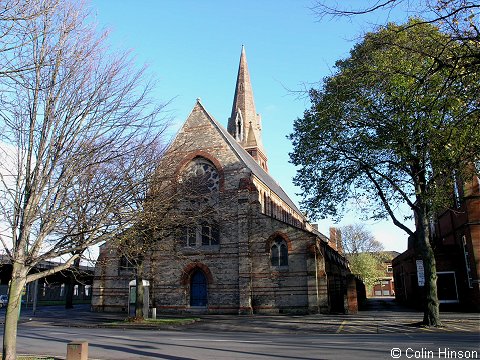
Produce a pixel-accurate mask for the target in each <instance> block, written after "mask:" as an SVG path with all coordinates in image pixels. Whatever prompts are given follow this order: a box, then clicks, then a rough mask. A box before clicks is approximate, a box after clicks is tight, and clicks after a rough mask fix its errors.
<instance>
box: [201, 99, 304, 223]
mask: <svg viewBox="0 0 480 360" xmlns="http://www.w3.org/2000/svg"><path fill="white" fill-rule="evenodd" d="M197 105H198V106H200V107H201V108H202V110H203V111H204V112H205V114H207V116H208V118H209V119H210V121H211V122H212V124H213V125H214V126H215V127H216V128H217V129H218V131H219V132H220V134H221V135H222V136H223V137H224V138H225V140H226V142H227V143H228V144H229V145H230V147H231V149H232V150H233V152H234V153H235V154H236V155H237V156H238V157H239V158H240V160H241V161H242V162H243V163H244V164H245V165H246V166H247V167H248V168H249V169H250V170H251V171H252V173H253V174H254V175H255V176H256V177H257V178H258V179H259V180H260V181H261V182H263V183H264V184H265V185H266V186H267V187H268V188H270V190H271V191H273V192H274V193H275V194H276V195H277V196H278V197H279V198H280V199H282V200H283V201H284V202H285V203H286V204H287V205H288V206H290V207H291V208H292V210H294V211H296V212H297V213H298V214H299V215H300V216H302V218H305V217H304V216H303V214H302V212H301V211H300V210H299V209H298V208H297V206H296V205H295V203H294V202H293V201H292V200H291V199H290V198H289V196H288V195H287V193H286V192H285V191H284V190H283V189H282V187H281V186H280V185H279V184H278V183H277V182H276V181H275V180H274V179H273V178H272V177H271V176H270V175H269V174H268V173H266V172H265V170H263V169H262V167H261V166H260V165H259V164H258V163H257V162H256V161H255V159H254V158H253V157H252V156H251V155H250V154H249V153H248V152H247V151H246V150H245V149H244V148H243V147H242V146H241V145H240V144H239V143H238V142H237V141H236V140H235V139H234V138H233V136H232V135H230V134H229V133H228V131H227V129H225V128H224V127H223V126H222V125H221V124H220V123H219V122H218V121H217V120H215V118H214V117H213V116H212V115H210V114H209V113H208V111H207V110H206V109H205V107H204V106H203V105H202V103H201V102H200V100H199V99H197Z"/></svg>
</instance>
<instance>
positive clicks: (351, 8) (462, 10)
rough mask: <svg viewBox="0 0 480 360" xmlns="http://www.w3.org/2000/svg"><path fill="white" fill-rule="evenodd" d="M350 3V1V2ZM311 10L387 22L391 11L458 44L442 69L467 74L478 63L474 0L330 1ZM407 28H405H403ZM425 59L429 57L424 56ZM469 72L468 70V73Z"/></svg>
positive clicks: (478, 16)
mask: <svg viewBox="0 0 480 360" xmlns="http://www.w3.org/2000/svg"><path fill="white" fill-rule="evenodd" d="M352 4H353V2H352ZM313 11H314V12H315V13H316V14H317V15H318V16H319V17H320V18H321V19H323V18H325V17H333V18H336V17H354V16H356V17H359V16H363V15H368V14H371V13H375V14H380V13H383V14H385V22H388V21H390V20H389V19H390V16H391V14H392V13H393V12H397V13H403V14H405V19H404V20H405V21H406V20H407V19H406V17H407V16H410V17H413V16H414V17H418V18H421V19H423V21H421V22H417V23H416V24H415V25H413V26H418V25H419V24H420V25H421V24H426V23H429V24H434V25H435V26H437V27H438V28H439V29H440V30H441V31H442V32H444V33H446V34H449V35H450V37H449V39H448V40H447V41H448V42H446V43H445V44H444V46H445V47H446V48H447V47H448V46H450V45H449V42H450V41H454V42H456V43H458V44H461V45H462V47H463V50H462V51H461V52H459V53H458V56H451V57H450V58H449V59H448V61H445V59H443V61H442V63H443V65H444V66H450V67H453V66H456V65H457V64H458V63H459V62H460V63H462V64H463V66H464V67H465V68H466V70H467V71H475V69H474V68H475V67H478V65H479V64H480V4H479V2H478V1H477V0H417V1H412V0H369V1H361V2H358V3H355V5H345V4H344V3H342V2H337V1H333V0H317V1H316V3H315V6H314V7H313ZM407 29H408V28H407ZM426 56H432V54H430V53H428V54H426ZM470 69H471V70H470Z"/></svg>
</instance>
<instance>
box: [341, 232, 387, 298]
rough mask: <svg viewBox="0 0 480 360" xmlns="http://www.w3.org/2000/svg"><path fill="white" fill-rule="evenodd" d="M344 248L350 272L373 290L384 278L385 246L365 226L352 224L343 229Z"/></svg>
mask: <svg viewBox="0 0 480 360" xmlns="http://www.w3.org/2000/svg"><path fill="white" fill-rule="evenodd" d="M341 233H342V247H343V251H344V252H345V256H346V257H347V259H348V262H349V264H350V270H351V271H352V273H353V274H355V275H357V276H358V277H359V278H360V279H362V281H363V282H364V284H365V286H366V287H367V288H368V289H371V288H372V287H373V286H374V285H375V284H376V282H377V281H378V279H379V278H381V277H382V276H384V271H383V270H382V267H383V260H384V259H383V258H382V251H383V245H382V243H380V242H379V241H377V240H375V237H374V236H373V234H372V233H371V232H370V231H369V230H368V229H367V228H366V227H365V226H364V225H363V224H350V225H346V226H343V227H342V228H341Z"/></svg>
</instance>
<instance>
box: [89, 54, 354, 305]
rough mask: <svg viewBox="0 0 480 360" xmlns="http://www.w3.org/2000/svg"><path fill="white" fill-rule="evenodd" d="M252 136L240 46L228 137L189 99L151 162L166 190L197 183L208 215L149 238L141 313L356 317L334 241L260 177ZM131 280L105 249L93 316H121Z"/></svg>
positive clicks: (261, 165) (260, 151) (254, 126)
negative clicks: (145, 305)
mask: <svg viewBox="0 0 480 360" xmlns="http://www.w3.org/2000/svg"><path fill="white" fill-rule="evenodd" d="M261 132H262V127H261V120H260V115H258V114H257V113H256V110H255V104H254V99H253V91H252V87H251V83H250V76H249V73H248V67H247V60H246V55H245V50H244V49H243V48H242V53H241V57H240V65H239V70H238V76H237V83H236V88H235V96H234V101H233V107H232V114H231V116H230V118H229V120H228V130H227V129H225V128H224V127H223V126H222V125H221V124H219V123H218V122H217V121H216V120H215V119H214V118H213V117H212V116H211V115H210V114H209V113H208V112H207V111H206V110H205V107H204V106H203V105H202V103H201V102H200V100H197V103H196V104H195V106H194V108H193V110H192V112H191V113H190V115H189V116H188V118H187V120H186V122H185V123H184V124H183V126H182V127H181V129H180V131H179V132H178V134H177V136H176V138H175V139H174V141H173V142H172V144H171V145H170V147H169V149H168V151H167V154H166V156H165V159H164V160H163V162H162V163H160V164H159V171H164V172H168V171H171V172H172V174H171V175H172V178H175V179H177V180H176V183H175V184H172V186H171V188H173V187H177V186H180V185H182V184H187V183H188V182H189V181H191V178H192V177H194V176H197V177H198V176H199V177H201V178H203V179H206V188H205V190H206V191H207V192H208V196H209V200H208V201H207V202H206V204H207V205H208V206H211V207H212V212H211V214H210V215H208V216H205V218H204V219H197V220H196V223H195V224H190V225H188V226H185V225H182V226H180V225H179V229H178V231H177V233H176V235H168V236H162V235H161V234H156V235H154V236H157V237H158V239H157V240H158V241H157V242H156V245H154V246H152V247H151V248H150V249H148V250H147V251H145V253H144V254H142V255H143V257H144V266H145V272H144V273H145V274H148V275H146V276H145V278H144V279H143V280H145V284H148V287H149V289H148V293H149V303H150V307H152V308H155V309H157V311H159V312H188V311H201V312H209V313H252V312H266V313H283V312H289V313H305V312H318V311H322V312H328V311H334V312H356V311H357V300H356V287H355V278H354V277H353V276H352V275H351V274H350V271H349V268H348V263H347V261H346V260H345V258H344V257H343V256H342V255H341V254H340V253H339V252H338V251H337V250H336V240H335V241H330V240H329V239H328V238H327V237H326V236H324V235H323V234H321V233H320V232H318V230H317V229H316V228H315V227H314V226H312V225H311V224H310V223H309V222H308V221H307V219H306V218H305V216H304V215H303V214H302V213H301V211H300V210H299V209H298V208H297V206H296V205H295V204H294V203H293V202H292V200H291V199H290V198H289V197H288V195H287V194H286V193H285V192H284V191H283V189H282V188H281V187H280V186H279V185H278V183H277V182H276V181H275V180H274V179H273V178H272V177H271V176H270V175H269V173H268V159H267V155H266V151H265V149H264V147H263V144H262V134H261ZM171 164H175V166H173V167H172V166H170V165H171ZM169 169H172V170H169ZM189 176H191V177H189ZM169 190H170V189H169V188H165V189H163V191H165V192H168V191H169ZM187 202H188V201H187ZM204 205H205V204H204ZM189 206H190V208H189ZM191 206H192V204H186V205H185V206H184V207H182V208H181V209H180V208H179V209H178V210H179V211H192V216H193V215H194V213H195V211H194V210H192V209H193V208H194V207H195V206H196V205H195V206H193V208H192V207H191ZM199 206H200V205H199ZM133 279H134V274H133V271H132V269H131V268H129V267H128V262H125V261H124V260H122V256H121V252H120V251H119V249H118V247H117V246H116V244H115V243H114V242H111V243H106V244H104V245H103V246H102V247H101V251H100V256H99V259H98V262H97V266H96V272H95V281H94V288H93V299H92V305H93V308H94V309H95V310H98V311H118V310H123V311H126V310H127V308H128V301H129V300H128V298H129V293H128V291H129V284H132V280H133Z"/></svg>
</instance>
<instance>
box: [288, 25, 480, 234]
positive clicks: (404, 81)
mask: <svg viewBox="0 0 480 360" xmlns="http://www.w3.org/2000/svg"><path fill="white" fill-rule="evenodd" d="M472 46H473V45H472ZM463 50H464V47H463V46H460V45H459V43H457V42H455V41H453V40H451V38H450V37H449V36H447V35H445V34H443V33H441V32H440V31H439V30H438V29H437V28H436V27H434V26H433V25H430V24H425V23H422V22H421V21H420V20H417V19H412V20H410V22H409V23H407V24H405V25H395V24H389V25H387V26H386V27H385V28H382V29H380V30H379V31H377V32H375V33H369V34H367V35H366V36H365V38H364V40H363V42H361V43H360V44H358V45H357V46H355V47H354V49H353V50H352V51H351V53H350V56H349V57H348V58H347V59H345V60H340V61H338V62H337V63H336V69H337V72H336V73H335V74H334V75H333V76H331V77H328V78H326V79H324V85H323V87H322V88H321V89H318V90H317V89H311V90H310V100H311V103H312V106H311V108H310V109H308V110H306V111H305V113H304V117H303V118H302V119H297V120H296V121H295V124H294V132H293V134H291V136H290V138H291V140H292V141H293V146H294V151H293V152H292V153H291V154H290V156H291V160H292V162H293V163H294V164H295V165H297V166H299V167H300V168H299V170H298V172H297V175H296V177H295V183H296V184H297V185H299V186H300V187H301V188H302V190H303V192H304V196H305V199H304V201H303V203H302V205H303V207H304V208H305V209H306V210H307V211H308V212H309V215H311V216H312V217H314V218H318V217H328V216H341V214H342V212H343V210H344V206H345V205H346V204H348V203H349V202H351V201H354V202H355V203H357V204H361V206H362V207H363V208H364V209H363V210H364V211H365V212H368V213H369V214H371V216H372V217H373V218H385V217H388V216H390V217H391V218H392V219H393V222H394V223H395V224H396V225H397V226H399V227H400V228H402V229H403V230H405V231H406V232H407V233H409V234H410V235H412V234H413V233H412V231H410V230H409V229H408V228H407V227H405V226H404V225H403V223H402V220H403V219H397V218H396V217H395V214H394V212H395V207H396V205H397V204H398V203H406V204H407V205H408V206H409V207H410V208H411V209H412V210H413V211H414V212H415V213H417V214H418V212H419V211H420V210H421V206H423V205H425V206H424V208H423V209H425V208H427V209H428V211H430V213H432V212H434V211H435V210H437V209H439V208H445V207H448V206H451V204H452V189H453V181H454V179H455V178H459V177H460V178H463V179H468V178H469V176H471V175H472V173H471V172H472V166H470V165H471V163H472V161H474V160H475V159H479V157H480V150H479V149H480V120H479V119H480V117H479V99H480V86H479V84H480V81H479V80H480V71H479V66H478V65H472V64H471V62H469V63H468V71H467V70H466V65H465V63H463V62H462V61H463V60H462V59H463V58H462V51H463ZM426 215H427V216H429V215H428V214H426Z"/></svg>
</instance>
